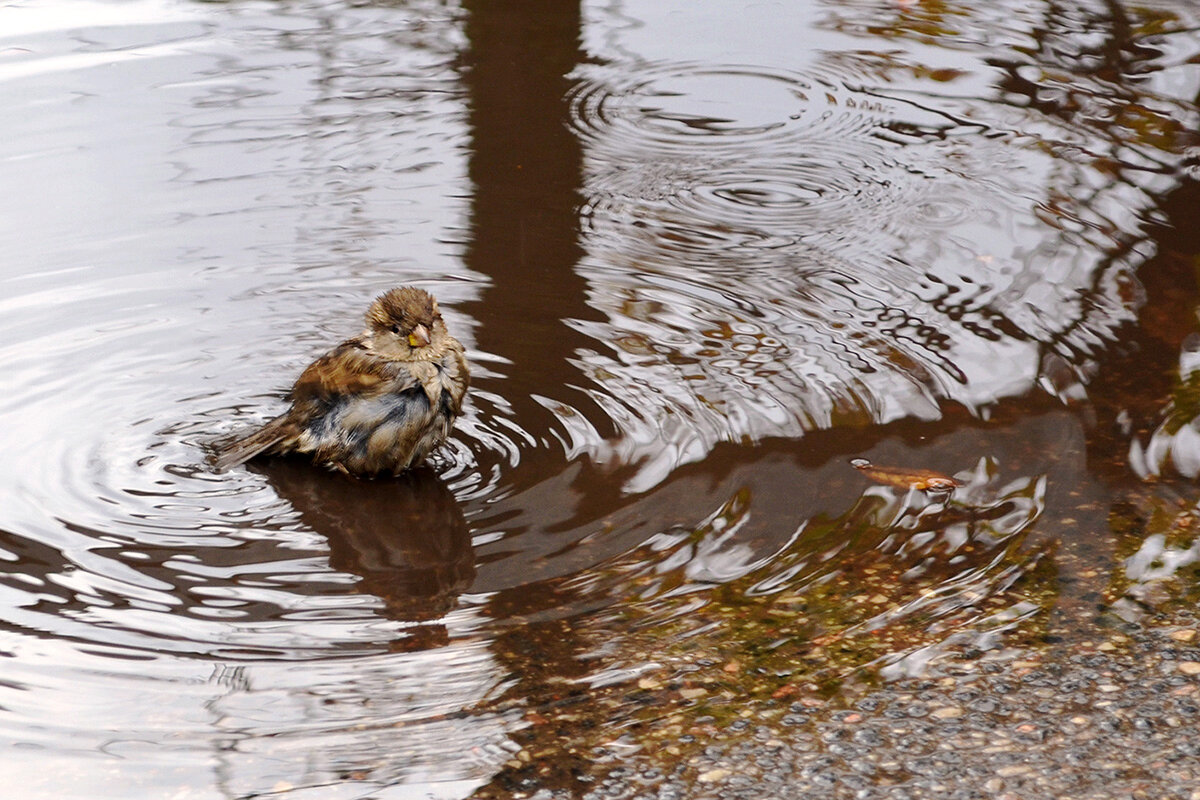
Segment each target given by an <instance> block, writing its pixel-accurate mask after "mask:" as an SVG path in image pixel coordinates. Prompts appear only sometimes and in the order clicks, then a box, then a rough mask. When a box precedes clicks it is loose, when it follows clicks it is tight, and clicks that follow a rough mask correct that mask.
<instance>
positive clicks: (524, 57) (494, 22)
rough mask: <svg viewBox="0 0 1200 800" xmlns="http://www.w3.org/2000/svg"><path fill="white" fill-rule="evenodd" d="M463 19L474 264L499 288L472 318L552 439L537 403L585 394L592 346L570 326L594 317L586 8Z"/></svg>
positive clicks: (483, 9)
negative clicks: (573, 105) (582, 70)
mask: <svg viewBox="0 0 1200 800" xmlns="http://www.w3.org/2000/svg"><path fill="white" fill-rule="evenodd" d="M464 8H465V9H466V11H467V18H466V22H465V32H466V35H467V39H468V47H467V49H466V51H465V53H464V54H463V57H462V65H463V69H462V72H463V75H462V81H463V84H464V86H465V88H466V91H467V103H468V106H469V109H468V123H469V127H470V130H471V135H472V142H471V153H470V161H469V166H468V172H469V175H470V178H471V182H472V184H473V202H472V206H471V211H472V223H473V231H472V237H471V242H470V244H469V245H468V247H467V251H466V254H465V260H466V262H467V266H468V267H470V268H471V269H472V270H474V271H476V272H479V273H482V274H484V275H487V276H489V277H490V278H491V284H490V286H489V287H488V289H487V291H486V292H485V293H484V295H483V297H482V298H481V299H480V300H479V301H478V302H477V303H475V304H473V305H471V306H470V307H469V308H467V309H465V310H466V311H467V312H468V313H469V314H470V315H471V316H472V317H473V318H474V319H475V320H477V321H478V323H479V328H478V333H477V339H478V343H479V346H480V348H482V349H483V350H485V351H487V352H490V353H493V354H496V355H498V356H502V357H503V358H505V359H507V360H509V361H510V362H511V364H512V366H511V367H509V368H508V369H507V370H506V371H507V373H508V374H506V375H505V376H504V394H505V398H506V400H508V401H509V402H511V403H512V405H513V413H514V416H515V417H516V418H517V419H521V420H522V421H523V422H522V425H523V427H525V428H526V429H528V430H539V429H541V430H545V429H550V428H553V425H552V424H551V422H552V421H551V420H549V419H547V416H546V415H547V414H548V413H549V412H547V411H545V410H544V409H543V408H542V407H541V406H540V405H538V404H537V403H536V402H534V401H532V400H530V397H529V396H530V395H531V394H540V395H549V396H557V395H558V391H557V390H558V389H559V388H560V387H564V386H569V385H572V384H575V383H577V382H579V380H580V375H579V373H578V371H577V370H576V369H575V367H573V366H572V365H571V363H570V359H571V358H572V356H573V355H574V353H575V351H576V350H577V349H578V348H580V347H588V346H591V345H590V344H589V342H590V340H588V339H587V337H586V336H584V335H583V334H580V333H577V332H575V331H574V330H572V329H571V328H570V327H569V326H568V325H567V324H564V320H570V319H573V318H575V319H589V318H594V317H595V316H596V312H595V311H593V310H591V309H590V308H589V307H588V305H587V302H586V291H587V284H586V281H584V280H583V279H582V278H581V277H580V276H579V274H578V273H577V271H576V269H575V265H576V262H578V260H579V258H580V255H581V254H582V249H581V247H580V244H579V200H580V192H581V184H582V161H583V152H582V148H581V146H580V143H579V141H578V140H577V139H576V138H575V136H574V135H573V134H572V133H571V131H570V129H569V127H568V125H567V121H568V115H569V105H568V100H567V93H568V90H569V89H570V87H571V79H570V77H569V76H570V73H571V71H572V70H573V69H574V68H575V66H576V64H578V63H579V60H580V58H581V52H580V45H579V39H580V25H581V13H580V9H579V5H578V4H577V3H571V2H558V0H522V1H521V2H480V1H479V0H470V1H469V2H466V3H464ZM592 344H594V343H592ZM594 416H595V417H596V418H595V419H594V420H593V423H594V424H596V425H599V426H602V428H607V427H608V423H607V420H606V418H604V417H603V416H602V415H599V414H596V415H594ZM538 419H542V420H544V422H545V424H544V425H543V424H535V423H534V421H535V420H538ZM546 452H547V451H546V450H545V449H541V450H539V451H538V453H546ZM533 455H535V456H536V455H537V454H533ZM553 469H554V470H556V471H557V470H558V469H561V464H555V465H554V467H553Z"/></svg>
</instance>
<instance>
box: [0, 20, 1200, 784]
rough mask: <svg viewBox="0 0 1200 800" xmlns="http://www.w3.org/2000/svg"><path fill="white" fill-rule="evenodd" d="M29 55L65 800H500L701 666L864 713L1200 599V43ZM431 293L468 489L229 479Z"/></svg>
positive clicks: (103, 29) (134, 47) (138, 46)
mask: <svg viewBox="0 0 1200 800" xmlns="http://www.w3.org/2000/svg"><path fill="white" fill-rule="evenodd" d="M0 14H2V15H3V19H4V25H3V31H4V32H3V34H0V100H2V101H3V105H4V107H5V108H7V109H9V114H8V115H7V123H6V125H5V132H6V135H5V136H4V137H3V140H2V142H0V164H3V171H2V172H0V174H2V175H3V186H4V189H5V191H3V192H2V193H0V240H2V241H3V244H4V247H3V252H4V257H3V261H2V263H3V268H2V270H0V281H2V284H3V290H2V291H0V309H2V310H3V313H2V314H0V326H2V329H3V336H2V337H0V359H2V363H3V364H4V366H5V369H6V374H7V375H8V379H7V384H6V388H7V391H6V392H5V393H4V397H3V400H0V428H2V429H3V430H4V441H5V442H6V445H7V448H6V449H7V452H8V453H9V458H8V459H6V460H5V462H4V465H3V466H2V467H0V480H2V481H3V484H4V485H5V486H6V487H7V491H6V493H5V496H6V497H7V501H6V502H5V503H4V504H3V511H2V512H0V559H3V561H4V564H5V567H4V569H3V570H0V603H2V604H3V609H4V613H3V615H0V618H2V619H3V624H2V625H0V649H2V651H3V653H4V654H5V655H7V656H9V657H8V658H6V659H4V662H3V664H4V666H3V670H2V671H0V738H2V739H3V740H4V741H6V742H7V743H8V745H9V748H8V750H7V753H8V754H7V756H6V757H5V771H6V774H7V775H9V776H10V778H9V779H10V781H11V782H19V783H20V784H21V785H23V786H26V787H28V790H27V791H26V792H25V795H24V796H27V797H89V798H102V797H122V798H127V797H133V796H139V797H142V796H144V797H230V798H233V797H255V796H295V797H304V796H312V797H360V796H361V797H367V796H370V797H427V796H435V797H466V796H469V795H470V794H471V793H472V792H474V791H476V790H478V789H480V787H488V786H489V782H493V781H494V780H495V779H496V776H497V775H498V774H499V773H500V772H501V770H502V769H505V768H506V766H505V765H511V762H512V760H513V759H514V757H515V754H517V753H518V751H519V750H521V747H522V745H521V744H518V742H517V734H518V733H521V732H523V733H522V734H521V735H522V736H525V737H528V736H529V735H530V734H529V731H530V730H531V725H532V726H533V728H534V729H536V727H537V724H538V722H537V719H544V715H552V714H553V713H554V712H553V710H554V709H556V708H559V704H560V703H561V700H562V697H563V695H564V694H568V695H571V696H573V697H575V698H576V699H575V700H573V701H572V702H573V703H586V698H587V692H588V690H589V688H595V687H602V686H611V685H625V684H629V683H631V682H636V680H637V677H638V675H640V674H643V673H644V672H645V671H646V670H648V669H651V668H660V667H661V666H662V664H674V663H683V661H686V660H687V658H689V657H694V656H695V654H696V653H699V652H705V653H709V652H715V651H720V652H725V650H723V649H727V648H734V650H736V649H737V648H738V647H745V648H747V649H746V650H745V651H744V652H743V655H741V656H739V658H741V659H742V660H745V659H748V658H754V659H759V661H757V662H756V663H757V666H758V667H759V668H760V671H761V674H764V675H766V674H768V673H769V674H772V675H776V676H787V677H786V679H787V680H795V681H800V680H812V681H814V682H816V683H820V684H821V685H822V686H823V687H825V690H826V691H831V692H836V691H837V686H838V684H839V682H840V681H843V680H847V679H850V678H851V677H854V676H862V675H866V674H870V675H873V676H877V677H880V678H882V679H887V678H889V677H894V676H899V675H909V674H918V675H919V674H922V672H923V670H925V669H926V668H927V665H928V664H929V662H930V661H931V660H933V659H935V658H936V657H939V656H940V655H944V654H946V653H956V652H967V651H970V652H992V651H1001V650H1004V649H1005V648H1011V647H1034V646H1039V645H1045V644H1046V643H1047V642H1049V643H1051V644H1052V643H1053V642H1055V641H1062V639H1063V638H1064V637H1070V636H1072V635H1083V634H1080V633H1078V631H1079V630H1081V629H1085V628H1087V627H1088V626H1090V625H1093V624H1096V623H1097V620H1099V621H1100V622H1101V623H1102V624H1108V623H1105V622H1104V621H1105V620H1108V621H1109V622H1111V621H1113V620H1116V621H1119V622H1130V621H1136V620H1137V619H1139V618H1141V616H1144V615H1145V614H1146V613H1147V609H1150V610H1152V609H1153V604H1154V601H1153V597H1158V596H1160V595H1159V594H1155V593H1152V592H1147V591H1142V590H1139V587H1141V588H1142V589H1144V588H1145V587H1146V586H1148V585H1150V584H1154V585H1155V586H1160V585H1166V584H1164V583H1163V582H1164V581H1167V582H1168V583H1169V582H1171V581H1174V583H1170V586H1171V587H1173V588H1172V591H1175V592H1177V593H1178V592H1181V591H1182V592H1184V593H1185V594H1186V591H1188V590H1189V589H1188V587H1190V586H1191V582H1190V581H1191V580H1192V578H1191V577H1190V576H1191V572H1190V570H1191V569H1192V567H1191V565H1192V564H1193V563H1194V562H1196V560H1197V556H1196V552H1195V549H1196V548H1195V545H1194V544H1193V542H1192V541H1191V540H1190V539H1188V538H1186V537H1183V538H1181V537H1180V536H1178V535H1175V536H1174V537H1172V536H1168V535H1165V534H1160V533H1157V532H1152V531H1151V528H1149V527H1146V526H1141V527H1139V526H1138V525H1133V526H1129V525H1124V526H1122V524H1118V523H1119V521H1120V520H1123V519H1130V518H1134V517H1136V518H1137V519H1148V518H1153V517H1154V514H1155V513H1160V512H1156V511H1155V510H1154V509H1161V508H1163V507H1166V506H1170V507H1177V506H1178V507H1187V508H1190V507H1192V506H1194V504H1195V502H1196V500H1197V497H1196V494H1195V491H1194V485H1193V480H1192V479H1194V478H1195V476H1196V474H1197V473H1198V472H1200V466H1198V465H1200V449H1198V447H1200V436H1198V435H1197V433H1196V424H1195V419H1196V412H1197V406H1196V402H1195V397H1194V396H1193V395H1194V392H1193V391H1192V388H1194V387H1193V384H1194V382H1195V381H1194V376H1195V370H1196V363H1195V362H1196V355H1195V354H1196V352H1197V351H1198V350H1200V346H1197V344H1196V342H1197V336H1198V333H1200V332H1198V331H1197V318H1196V313H1195V309H1196V307H1197V291H1196V275H1195V272H1194V268H1193V266H1192V264H1193V262H1192V260H1191V259H1192V258H1193V256H1194V255H1195V254H1196V253H1197V252H1200V247H1198V242H1197V240H1196V237H1195V233H1194V231H1195V229H1196V226H1195V223H1196V219H1195V217H1196V213H1195V209H1196V208H1197V207H1198V206H1197V204H1196V201H1197V199H1198V198H1197V196H1196V189H1195V177H1196V163H1197V161H1196V159H1197V152H1200V151H1198V150H1197V146H1198V144H1200V143H1198V142H1197V141H1196V137H1195V133H1194V131H1196V130H1197V129H1200V113H1198V110H1197V106H1196V98H1197V96H1198V94H1200V69H1198V68H1197V66H1196V64H1195V63H1193V62H1194V61H1195V57H1196V56H1197V54H1198V53H1200V37H1198V36H1197V34H1196V30H1197V24H1198V22H1200V20H1197V18H1196V14H1195V11H1194V10H1193V9H1192V8H1191V6H1190V4H1188V3H1183V2H1168V1H1167V0H1160V1H1159V2H1156V3H1152V4H1142V5H1139V6H1137V7H1136V8H1135V7H1122V6H1121V5H1120V4H1115V3H1107V4H1099V3H1096V4H1092V3H1087V2H1081V3H1077V4H1073V5H1072V8H1071V9H1069V10H1068V12H1066V13H1064V12H1063V10H1062V9H1060V8H1058V7H1057V6H1056V5H1055V4H1052V3H1029V2H1015V1H1014V2H1010V3H957V4H955V3H950V4H947V3H931V2H915V3H908V2H903V3H902V2H894V1H893V0H880V1H879V2H856V3H832V2H830V3H825V2H803V3H791V2H789V3H778V4H773V3H763V4H754V5H750V6H746V7H727V6H725V5H723V4H716V3H696V2H691V3H662V2H653V3H650V2H646V3H640V2H626V3H588V4H582V5H580V6H569V5H568V6H564V5H562V4H561V3H550V2H538V3H529V4H519V5H516V6H514V7H513V8H497V7H495V5H494V4H487V3H475V2H464V3H461V4H459V3H442V2H421V1H418V2H407V3H404V4H386V3H381V4H362V3H341V2H328V3H320V2H315V3H310V2H288V3H281V4H274V3H272V4H267V3H254V2H244V3H243V2H237V3H198V2H197V3H190V2H171V1H169V0H136V1H135V2H119V3H118V2H92V0H80V2H73V3H69V4H66V3H64V4H50V6H46V4H40V3H17V4H15V5H10V6H8V7H6V8H5V9H4V10H3V11H2V12H0ZM407 283H413V284H418V285H421V286H423V287H425V288H427V289H429V290H430V291H432V292H434V293H435V294H436V295H437V297H438V298H439V300H440V303H441V306H442V308H443V310H444V311H445V314H446V317H447V320H448V324H449V326H450V327H451V330H452V331H453V333H454V334H455V335H456V336H457V337H458V338H459V339H461V340H462V341H463V342H464V344H465V345H466V346H467V349H468V351H469V353H470V355H471V359H472V363H473V368H474V378H475V380H474V384H473V390H472V394H471V402H470V405H469V410H468V412H467V414H466V416H465V417H464V418H463V419H462V420H460V422H459V424H458V427H457V429H456V431H455V434H454V437H453V440H452V442H451V443H450V444H449V446H447V447H446V448H445V449H444V451H443V452H442V453H441V454H440V456H439V457H438V458H437V460H436V461H435V463H433V464H432V465H431V466H430V467H429V468H428V469H424V470H421V471H418V472H417V473H414V474H413V475H411V476H406V477H405V478H403V479H398V480H394V481H392V480H388V481H373V482H364V481H356V480H353V479H348V478H345V477H344V476H339V475H336V474H333V473H327V472H324V471H321V470H317V469H314V468H312V467H309V466H306V465H304V464H298V463H292V462H286V461H282V462H264V463H261V464H254V465H251V466H249V467H247V468H244V469H238V470H234V471H232V472H230V473H228V474H224V475H216V474H213V472H212V471H211V469H210V468H209V466H208V464H207V462H206V447H207V445H208V443H210V442H211V441H213V440H214V439H215V438H219V437H221V436H224V435H227V434H230V433H233V432H235V431H240V430H243V429H244V428H246V427H248V426H251V425H253V424H255V423H258V422H261V421H263V420H265V419H267V418H269V417H270V416H271V415H273V414H274V413H277V412H278V411H279V410H280V409H281V408H282V407H283V400H282V393H283V392H284V391H285V390H286V387H287V385H288V384H289V382H290V381H291V380H292V379H293V378H294V376H295V375H296V374H297V373H298V372H299V370H300V369H302V368H303V366H304V365H305V364H306V363H308V361H309V360H311V359H312V358H313V357H314V356H315V355H317V354H319V353H320V352H322V351H323V350H324V349H325V348H327V347H329V346H331V345H332V344H334V343H336V342H337V341H339V340H340V339H341V338H343V337H346V336H349V335H352V334H353V333H356V332H357V330H358V325H359V318H360V315H361V313H362V311H363V310H364V309H365V307H366V305H367V303H368V302H369V301H370V299H371V298H372V297H373V296H374V295H375V294H377V293H379V292H381V291H383V290H385V289H387V288H390V287H391V286H394V285H400V284H407ZM854 458H866V459H869V460H870V461H872V462H873V463H876V464H882V465H887V466H894V467H897V468H907V469H921V470H936V471H938V472H940V473H944V474H946V475H952V476H954V477H956V478H957V479H958V480H959V481H961V483H962V487H961V488H960V489H958V490H956V491H955V492H954V494H953V495H952V496H950V497H938V496H934V495H929V494H927V493H924V492H921V491H915V490H914V491H906V490H905V489H904V488H903V487H897V486H887V485H878V484H872V483H871V482H870V481H868V480H867V479H866V478H865V477H864V476H863V475H862V474H861V473H859V472H858V471H856V470H854V469H853V468H852V467H850V466H849V462H850V460H851V459H854ZM1131 515H1132V516H1131ZM1139 524H1140V523H1139ZM1131 531H1132V532H1131ZM1155 582H1157V583H1155ZM1181 586H1182V588H1181ZM1106 593H1107V594H1106ZM1098 598H1103V599H1104V602H1098ZM797 609H802V612H801V611H797ZM1073 632H1075V633H1073ZM835 641H836V642H839V643H842V644H840V645H839V647H841V650H840V651H839V655H837V656H836V657H834V656H830V655H829V654H828V653H827V652H825V651H826V650H828V649H829V648H828V647H827V645H828V644H829V643H830V642H835ZM689 652H690V653H692V656H689V655H688V653H689ZM782 679H783V678H781V680H782ZM564 687H569V688H564ZM772 690H773V689H772V688H771V687H767V689H765V690H764V691H772ZM635 710H636V709H634V707H633V706H630V707H625V708H619V709H617V710H616V711H615V712H614V713H613V714H611V715H610V718H609V721H610V722H613V723H614V724H617V723H619V722H620V721H621V720H627V719H628V718H630V717H631V716H633V715H634V712H635ZM600 716H601V717H602V716H603V715H600ZM535 717H536V719H535ZM523 741H524V740H523ZM555 746H559V745H555ZM560 746H561V748H562V750H561V751H558V752H557V754H556V755H551V756H548V757H547V758H548V759H549V760H553V759H555V758H559V757H561V758H563V759H566V755H565V753H566V752H567V750H568V749H569V748H570V746H571V741H570V738H569V737H565V738H564V740H563V741H562V742H561V743H560ZM492 788H493V789H494V786H493V787H492Z"/></svg>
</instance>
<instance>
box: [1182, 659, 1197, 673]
mask: <svg viewBox="0 0 1200 800" xmlns="http://www.w3.org/2000/svg"><path fill="white" fill-rule="evenodd" d="M1179 671H1180V672H1182V673H1183V674H1184V675H1200V661H1180V662H1179Z"/></svg>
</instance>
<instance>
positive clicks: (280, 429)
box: [213, 415, 288, 472]
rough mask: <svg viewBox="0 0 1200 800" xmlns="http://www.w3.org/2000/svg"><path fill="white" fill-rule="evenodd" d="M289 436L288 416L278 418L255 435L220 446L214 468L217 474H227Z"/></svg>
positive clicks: (255, 432)
mask: <svg viewBox="0 0 1200 800" xmlns="http://www.w3.org/2000/svg"><path fill="white" fill-rule="evenodd" d="M287 434H288V422H287V417H286V415H284V416H280V417H276V418H275V419H273V420H271V421H270V422H268V423H267V424H266V425H263V426H262V427H261V428H259V429H258V430H256V431H254V432H253V433H251V434H248V435H246V436H243V437H241V438H239V439H235V440H233V441H232V442H229V443H228V444H224V445H221V446H219V447H218V448H217V451H216V454H215V455H214V456H213V467H214V468H215V469H216V471H217V472H225V471H226V470H229V469H232V468H234V467H236V466H238V465H239V464H244V463H246V462H247V461H249V460H250V459H252V458H254V457H255V456H256V455H258V454H259V453H262V452H264V451H266V450H268V449H270V448H271V447H272V446H274V445H276V444H278V443H279V442H280V441H282V440H283V439H284V438H285V437H286V436H287Z"/></svg>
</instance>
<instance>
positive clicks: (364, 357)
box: [291, 339, 417, 408]
mask: <svg viewBox="0 0 1200 800" xmlns="http://www.w3.org/2000/svg"><path fill="white" fill-rule="evenodd" d="M407 382H411V383H412V384H413V385H414V386H415V385H416V383H417V381H416V379H415V378H413V377H412V375H411V374H409V373H408V372H407V371H406V370H398V369H397V364H396V363H395V362H389V361H385V360H383V359H380V358H378V357H375V356H372V355H371V354H370V352H368V351H367V349H366V347H365V346H364V345H363V343H362V341H361V340H360V339H349V340H347V341H345V342H342V343H341V344H340V345H338V346H337V347H335V348H334V349H332V350H330V351H329V352H328V353H326V354H325V355H323V356H321V357H320V358H318V359H317V360H316V361H314V362H313V363H311V364H309V365H308V369H306V370H304V372H302V373H301V374H300V377H299V378H297V379H296V383H295V384H294V385H293V386H292V392H291V397H292V401H293V402H294V404H295V406H296V407H297V408H299V407H302V406H304V405H306V404H309V403H314V402H315V403H318V404H322V405H324V404H328V403H330V402H333V401H335V400H336V399H337V398H338V397H345V396H354V397H363V398H368V397H373V396H376V395H379V394H383V393H384V392H397V391H403V390H404V389H405V388H407V387H406V386H405V385H404V384H405V383H407Z"/></svg>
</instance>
